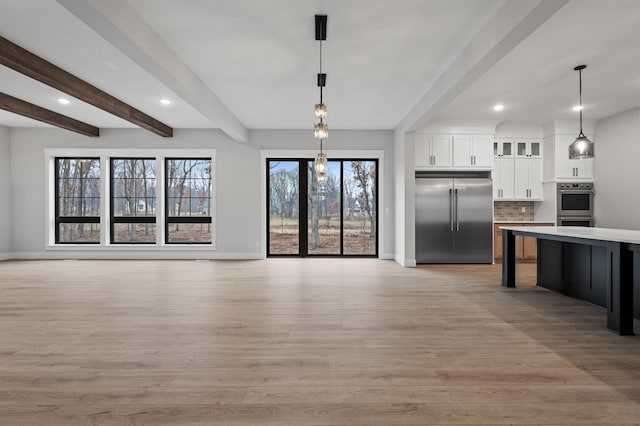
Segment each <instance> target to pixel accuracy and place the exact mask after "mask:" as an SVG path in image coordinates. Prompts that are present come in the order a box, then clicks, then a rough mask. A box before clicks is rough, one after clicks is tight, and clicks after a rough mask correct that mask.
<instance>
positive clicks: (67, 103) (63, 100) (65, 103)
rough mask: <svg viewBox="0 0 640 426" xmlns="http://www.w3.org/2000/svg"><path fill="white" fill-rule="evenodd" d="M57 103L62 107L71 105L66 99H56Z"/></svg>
mask: <svg viewBox="0 0 640 426" xmlns="http://www.w3.org/2000/svg"><path fill="white" fill-rule="evenodd" d="M58 103H60V104H62V105H69V104H70V103H71V101H70V100H69V99H67V98H58Z"/></svg>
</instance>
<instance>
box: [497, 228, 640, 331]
mask: <svg viewBox="0 0 640 426" xmlns="http://www.w3.org/2000/svg"><path fill="white" fill-rule="evenodd" d="M501 229H502V244H503V261H502V286H503V287H515V286H516V273H515V268H516V262H515V236H516V235H523V236H528V237H534V238H537V240H538V249H537V250H538V257H537V284H538V285H539V286H541V287H545V288H548V289H551V290H554V291H557V292H560V293H562V294H566V295H568V296H572V297H576V298H579V299H583V300H586V301H588V302H590V303H593V304H595V305H599V306H602V307H605V308H606V310H607V328H608V329H609V330H611V331H612V332H614V333H617V334H620V335H632V334H633V318H634V306H635V310H636V316H638V315H639V314H640V297H639V296H640V291H638V289H636V291H635V299H634V282H635V283H636V286H638V283H640V278H639V277H636V279H634V274H635V275H638V273H639V272H640V231H630V230H622V229H608V228H586V227H574V226H561V227H556V226H548V227H527V226H519V227H518V226H516V227H511V226H503V227H501ZM634 263H635V264H636V265H638V267H636V268H635V270H636V272H634Z"/></svg>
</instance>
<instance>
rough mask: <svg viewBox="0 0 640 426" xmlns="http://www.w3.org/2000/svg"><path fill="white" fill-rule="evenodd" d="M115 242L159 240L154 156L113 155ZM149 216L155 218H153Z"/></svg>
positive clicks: (150, 241)
mask: <svg viewBox="0 0 640 426" xmlns="http://www.w3.org/2000/svg"><path fill="white" fill-rule="evenodd" d="M112 180H113V185H112V186H113V193H112V209H113V217H114V221H115V223H112V227H113V236H114V239H113V242H119V243H122V242H126V243H137V242H142V243H154V242H155V241H156V224H155V213H156V205H155V199H156V162H155V160H154V159H141V158H123V159H112ZM148 218H153V220H151V221H150V220H149V219H148Z"/></svg>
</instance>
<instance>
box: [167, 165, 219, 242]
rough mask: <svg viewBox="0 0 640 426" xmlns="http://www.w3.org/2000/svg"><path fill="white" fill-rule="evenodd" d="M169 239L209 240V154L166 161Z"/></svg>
mask: <svg viewBox="0 0 640 426" xmlns="http://www.w3.org/2000/svg"><path fill="white" fill-rule="evenodd" d="M166 173H167V217H168V219H167V220H168V221H169V226H168V236H167V242H168V243H211V241H212V235H211V219H212V218H211V176H212V162H211V159H210V158H170V159H167V161H166Z"/></svg>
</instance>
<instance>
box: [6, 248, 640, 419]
mask: <svg viewBox="0 0 640 426" xmlns="http://www.w3.org/2000/svg"><path fill="white" fill-rule="evenodd" d="M500 272H501V271H500V265H496V266H491V265H482V266H469V265H461V266H452V265H449V266H444V265H443V266H421V267H419V268H415V269H410V268H402V267H400V266H399V265H397V264H396V263H394V262H391V261H379V260H372V259H268V260H265V261H30V262H28V261H24V262H18V261H10V262H0V425H2V426H5V425H12V426H13V425H29V426H34V425H35V426H38V425H46V426H54V425H64V426H73V425H180V426H183V425H184V426H195V425H203V426H204V425H229V426H231V425H296V426H311V425H314V426H321V425H323V426H328V425H334V426H335V425H368V426H373V425H507V424H508V425H516V424H517V425H596V424H597V425H630V424H639V423H640V338H639V337H635V336H634V337H620V336H617V335H614V334H612V333H609V332H607V331H606V329H605V321H606V319H605V312H604V311H603V310H602V309H600V308H597V307H594V306H591V305H588V304H586V303H584V302H581V301H578V300H574V299H571V298H568V297H565V296H561V295H558V294H555V293H552V292H550V291H547V290H544V289H540V288H537V287H535V285H534V280H535V276H534V274H535V265H520V267H519V273H520V276H519V279H520V286H519V288H517V289H503V288H501V287H500ZM636 330H640V328H639V327H638V324H636Z"/></svg>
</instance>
